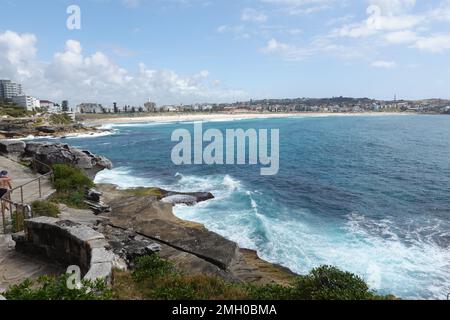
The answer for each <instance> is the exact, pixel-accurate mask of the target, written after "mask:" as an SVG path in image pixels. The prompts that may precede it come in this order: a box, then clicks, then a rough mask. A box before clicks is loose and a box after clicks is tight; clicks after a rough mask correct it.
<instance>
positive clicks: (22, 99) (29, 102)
mask: <svg viewBox="0 0 450 320" xmlns="http://www.w3.org/2000/svg"><path fill="white" fill-rule="evenodd" d="M12 102H13V103H15V104H17V105H19V106H22V107H24V108H25V109H27V111H33V110H35V109H37V108H40V107H41V104H40V102H39V100H38V99H36V98H35V97H32V96H25V95H21V96H13V97H12Z"/></svg>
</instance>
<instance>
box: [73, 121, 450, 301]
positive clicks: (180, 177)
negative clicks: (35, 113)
mask: <svg viewBox="0 0 450 320" xmlns="http://www.w3.org/2000/svg"><path fill="white" fill-rule="evenodd" d="M192 127H193V124H192V123H177V124H139V125H136V124H134V125H116V126H113V128H114V129H115V130H116V133H115V134H114V135H111V136H102V137H93V138H70V139H66V140H64V142H66V143H69V144H71V145H74V146H78V147H81V148H86V149H89V150H91V151H92V152H95V153H99V154H102V155H105V156H106V157H108V158H110V159H111V160H112V161H113V162H114V164H115V168H114V169H113V170H112V171H104V172H102V173H100V174H99V175H98V176H97V178H96V181H97V182H104V183H114V184H117V185H119V186H121V187H123V188H130V187H138V186H160V187H163V188H167V189H171V190H178V191H211V192H212V193H213V194H214V195H215V196H216V199H214V200H212V201H208V202H204V203H201V204H199V205H197V206H194V207H186V206H178V207H176V208H175V214H176V215H177V216H179V217H181V218H183V219H188V220H192V221H197V222H201V223H203V224H204V225H205V226H206V227H207V228H208V229H210V230H212V231H215V232H217V233H219V234H221V235H223V236H225V237H227V238H229V239H231V240H234V241H236V242H237V243H239V244H240V246H241V247H245V248H251V249H255V250H257V251H258V253H259V255H260V256H261V257H262V258H264V259H266V260H268V261H271V262H276V263H279V264H282V265H284V266H286V267H288V268H290V269H292V270H293V271H295V272H297V273H301V274H305V273H308V272H309V271H310V270H311V269H312V268H314V267H317V266H320V265H323V264H328V265H335V266H338V267H340V268H342V269H345V270H348V271H351V272H354V273H356V274H358V275H360V276H361V277H363V278H364V279H365V280H367V281H368V283H369V284H370V286H371V288H372V289H373V290H375V291H377V292H378V293H381V294H388V293H392V294H395V295H397V296H399V297H402V298H418V299H445V298H446V295H447V293H450V117H448V116H379V117H373V116H367V117H366V116H362V117H361V116H360V117H325V118H302V117H297V118H287V119H266V120H241V121H230V122H207V123H204V128H205V129H208V128H217V129H221V130H225V129H227V128H243V129H248V128H255V129H260V128H267V129H271V128H273V129H276V128H279V129H280V172H279V174H278V175H276V176H268V177H263V176H261V175H260V172H259V167H256V166H206V165H200V166H198V165H194V166H175V165H173V164H172V162H171V159H170V155H171V150H172V148H173V146H174V145H175V144H176V143H174V142H171V140H170V137H171V134H172V131H173V130H174V129H177V128H186V129H190V130H191V129H192Z"/></svg>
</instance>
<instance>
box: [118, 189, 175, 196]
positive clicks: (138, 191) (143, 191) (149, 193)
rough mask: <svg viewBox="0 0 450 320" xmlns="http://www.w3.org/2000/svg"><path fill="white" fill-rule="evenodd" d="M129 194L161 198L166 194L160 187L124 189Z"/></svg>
mask: <svg viewBox="0 0 450 320" xmlns="http://www.w3.org/2000/svg"><path fill="white" fill-rule="evenodd" d="M126 192H127V193H129V194H130V195H133V196H137V197H157V198H162V197H164V195H166V194H167V191H165V190H162V189H160V188H135V189H129V190H127V191H126Z"/></svg>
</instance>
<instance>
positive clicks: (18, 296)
mask: <svg viewBox="0 0 450 320" xmlns="http://www.w3.org/2000/svg"><path fill="white" fill-rule="evenodd" d="M67 279H68V275H62V276H59V277H48V276H44V277H41V278H39V279H38V280H36V281H31V280H25V281H24V282H22V283H20V284H18V285H13V286H11V287H10V288H9V289H8V291H6V292H5V294H4V296H5V298H6V299H8V300H108V299H112V294H111V291H110V290H109V289H108V287H107V286H106V284H105V282H104V281H102V280H98V281H96V282H91V281H83V282H82V283H83V286H82V288H81V289H74V290H71V289H69V288H68V287H67Z"/></svg>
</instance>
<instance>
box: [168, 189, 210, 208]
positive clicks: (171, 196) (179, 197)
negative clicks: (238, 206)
mask: <svg viewBox="0 0 450 320" xmlns="http://www.w3.org/2000/svg"><path fill="white" fill-rule="evenodd" d="M211 199H214V195H213V194H212V193H210V192H188V193H181V192H168V193H167V194H166V195H165V196H164V198H162V199H161V202H163V203H170V204H173V205H176V204H185V205H188V206H192V205H195V204H197V203H199V202H203V201H208V200H211Z"/></svg>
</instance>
